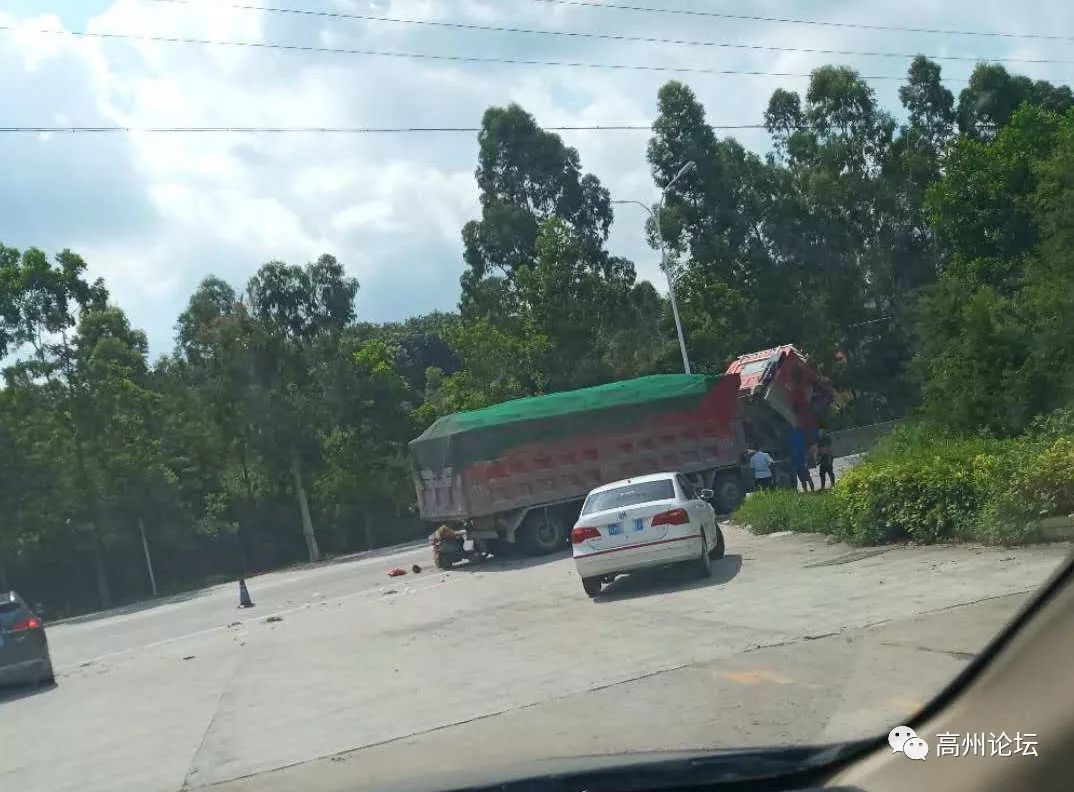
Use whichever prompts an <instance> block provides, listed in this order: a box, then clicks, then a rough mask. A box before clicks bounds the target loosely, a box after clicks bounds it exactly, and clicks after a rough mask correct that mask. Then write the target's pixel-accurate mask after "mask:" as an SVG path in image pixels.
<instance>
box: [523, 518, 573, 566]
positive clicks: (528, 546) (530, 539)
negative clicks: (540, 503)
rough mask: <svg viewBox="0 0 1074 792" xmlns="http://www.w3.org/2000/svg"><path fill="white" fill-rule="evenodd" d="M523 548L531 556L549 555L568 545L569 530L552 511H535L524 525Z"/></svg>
mask: <svg viewBox="0 0 1074 792" xmlns="http://www.w3.org/2000/svg"><path fill="white" fill-rule="evenodd" d="M521 539H522V546H523V548H525V550H526V552H527V553H530V554H531V555H548V554H549V553H555V552H557V551H559V550H562V549H563V548H564V546H565V545H566V544H567V528H566V526H564V524H563V521H562V520H560V519H559V517H558V516H557V515H556V514H555V513H554V512H552V511H545V510H544V509H535V510H534V511H532V512H530V513H529V515H528V516H527V517H526V521H525V522H524V523H523V524H522V537H521Z"/></svg>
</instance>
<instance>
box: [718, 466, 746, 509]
mask: <svg viewBox="0 0 1074 792" xmlns="http://www.w3.org/2000/svg"><path fill="white" fill-rule="evenodd" d="M712 489H713V495H714V497H713V500H715V501H716V509H717V510H718V511H719V512H720V514H730V513H731V512H733V511H734V510H735V509H737V508H738V507H739V506H741V505H742V500H743V498H745V497H746V493H745V490H744V488H743V486H742V477H741V476H739V475H737V474H731V475H723V476H717V477H716V481H715V482H713V487H712Z"/></svg>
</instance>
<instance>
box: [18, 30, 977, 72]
mask: <svg viewBox="0 0 1074 792" xmlns="http://www.w3.org/2000/svg"><path fill="white" fill-rule="evenodd" d="M0 30H4V31H16V30H18V31H19V32H21V33H40V34H44V35H51V36H77V37H82V38H97V39H115V40H127V41H153V42H160V43H164V44H198V45H205V46H214V47H249V48H251V49H266V50H283V51H287V52H316V53H325V54H333V55H360V56H367V57H376V58H402V59H411V60H429V61H441V62H443V61H450V62H456V63H496V64H504V65H510V66H559V67H567V68H577V69H606V70H619V71H635V72H663V73H673V74H708V75H714V76H726V77H731V76H736V77H810V76H811V75H810V74H809V73H806V72H775V71H764V70H754V69H713V68H707V67H703V66H656V65H652V64H648V63H592V62H589V61H554V60H537V59H530V58H498V57H484V56H479V55H437V54H434V53H428V52H395V51H390V50H370V49H347V48H341V47H314V46H308V45H300V44H277V43H271V42H265V41H223V40H219V39H200V38H186V37H180V36H150V35H144V34H137V33H106V32H98V31H88V30H30V29H27V28H22V27H16V26H14V25H0ZM862 79H863V80H902V79H905V78H904V77H902V76H900V75H894V74H874V75H867V76H863V77H862ZM956 82H957V80H956ZM962 82H965V80H963V81H962Z"/></svg>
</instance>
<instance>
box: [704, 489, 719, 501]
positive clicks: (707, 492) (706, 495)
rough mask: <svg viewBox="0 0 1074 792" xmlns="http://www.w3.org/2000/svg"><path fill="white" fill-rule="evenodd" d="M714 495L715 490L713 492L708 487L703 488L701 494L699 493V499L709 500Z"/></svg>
mask: <svg viewBox="0 0 1074 792" xmlns="http://www.w3.org/2000/svg"><path fill="white" fill-rule="evenodd" d="M715 496H716V493H715V492H713V491H712V490H710V489H703V490H701V495H700V498H701V500H703V501H710V500H712V499H713V498H714V497H715Z"/></svg>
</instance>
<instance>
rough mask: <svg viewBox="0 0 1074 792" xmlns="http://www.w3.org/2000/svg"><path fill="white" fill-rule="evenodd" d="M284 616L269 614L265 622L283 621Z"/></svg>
mask: <svg viewBox="0 0 1074 792" xmlns="http://www.w3.org/2000/svg"><path fill="white" fill-rule="evenodd" d="M282 621H283V616H269V617H268V618H267V619H265V624H272V623H273V622H282Z"/></svg>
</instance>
